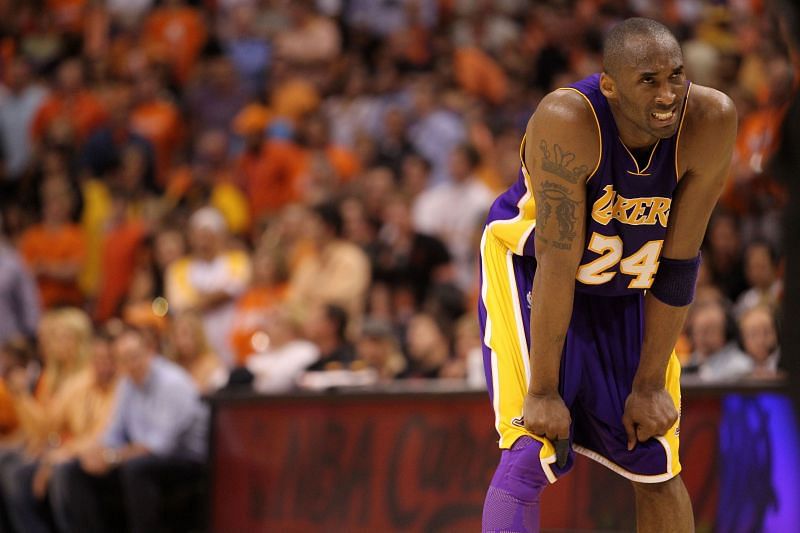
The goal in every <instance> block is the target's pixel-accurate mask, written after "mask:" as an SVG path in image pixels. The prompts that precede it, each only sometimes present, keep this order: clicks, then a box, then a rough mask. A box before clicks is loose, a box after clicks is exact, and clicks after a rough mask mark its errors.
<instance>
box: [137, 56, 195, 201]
mask: <svg viewBox="0 0 800 533" xmlns="http://www.w3.org/2000/svg"><path fill="white" fill-rule="evenodd" d="M164 93H165V91H164V87H163V81H162V80H161V78H160V76H159V74H158V72H156V71H155V70H154V69H146V70H144V71H143V72H142V73H141V74H139V76H138V77H137V78H136V80H135V85H134V101H135V103H134V107H133V110H132V112H131V116H130V121H131V130H133V131H134V132H136V133H138V134H139V135H141V136H142V137H144V138H145V139H147V140H148V141H150V142H151V143H152V145H153V148H154V150H155V160H156V182H157V183H158V185H159V186H161V187H164V185H165V184H166V180H167V176H168V174H169V170H170V167H171V165H172V163H173V160H174V159H175V155H176V154H177V152H178V149H179V148H180V145H181V142H182V141H183V136H184V128H183V119H182V118H181V114H180V112H179V111H178V108H177V106H175V104H173V103H172V102H171V101H169V100H167V99H166V98H164V96H163V94H164Z"/></svg>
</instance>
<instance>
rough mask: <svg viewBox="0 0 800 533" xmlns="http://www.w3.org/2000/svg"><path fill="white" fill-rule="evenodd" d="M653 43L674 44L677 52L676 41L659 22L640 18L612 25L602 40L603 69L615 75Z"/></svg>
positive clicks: (640, 55)
mask: <svg viewBox="0 0 800 533" xmlns="http://www.w3.org/2000/svg"><path fill="white" fill-rule="evenodd" d="M653 44H657V45H659V46H660V47H664V48H672V47H674V48H675V49H677V50H678V52H679V53H680V45H679V44H678V40H677V39H675V36H674V35H673V34H672V32H671V31H669V28H667V27H666V26H664V25H663V24H661V23H660V22H656V21H655V20H651V19H646V18H640V17H635V18H629V19H627V20H624V21H623V22H620V23H619V24H617V25H616V26H614V27H613V28H611V31H609V32H608V35H606V38H605V40H604V41H603V69H604V70H605V71H606V73H607V74H609V75H611V76H612V77H614V76H616V75H617V74H618V73H619V72H620V71H621V69H622V68H623V67H624V66H626V65H628V64H631V63H632V62H635V61H636V59H638V58H644V57H646V56H647V55H648V53H649V52H650V51H651V49H652V47H653Z"/></svg>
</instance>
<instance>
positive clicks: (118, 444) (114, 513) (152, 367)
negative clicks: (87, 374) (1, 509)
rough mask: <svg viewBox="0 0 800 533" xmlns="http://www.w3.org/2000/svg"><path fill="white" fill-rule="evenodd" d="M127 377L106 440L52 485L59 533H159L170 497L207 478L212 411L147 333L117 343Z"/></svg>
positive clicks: (63, 469)
mask: <svg viewBox="0 0 800 533" xmlns="http://www.w3.org/2000/svg"><path fill="white" fill-rule="evenodd" d="M113 351H114V357H115V359H116V361H117V364H118V365H119V368H120V371H121V372H122V374H123V376H124V379H123V380H122V382H121V384H120V390H119V396H118V398H117V407H116V410H115V411H114V414H113V416H112V418H111V422H110V426H109V428H108V430H107V431H106V432H105V434H104V435H103V437H102V439H100V440H99V441H96V442H95V443H94V446H92V447H90V448H89V449H87V450H85V451H84V452H83V453H81V455H80V457H79V458H78V459H76V460H73V461H70V462H67V463H65V464H63V465H60V466H59V467H58V468H57V469H56V470H55V471H54V472H53V478H52V484H51V491H52V505H53V510H54V514H55V518H56V523H57V525H58V526H59V529H60V530H61V531H65V532H78V531H118V530H121V529H122V527H124V525H123V524H120V523H119V521H120V519H121V518H123V519H126V520H127V527H128V529H129V530H131V531H160V530H162V528H163V527H164V524H165V521H166V519H167V517H165V516H163V515H162V514H161V509H162V503H163V501H164V498H165V497H166V496H167V495H170V494H173V493H174V492H176V491H180V490H186V489H187V487H193V486H194V485H196V484H197V483H198V481H200V480H202V478H203V476H204V467H203V464H204V461H205V460H206V447H207V432H208V411H207V408H206V406H205V405H204V404H203V402H202V400H201V399H200V396H199V394H198V391H197V388H196V387H195V386H194V383H193V382H192V378H191V376H189V374H187V373H186V371H184V370H183V369H182V368H181V367H179V366H178V365H176V364H175V363H172V362H170V361H167V360H166V359H164V358H163V357H161V356H159V355H158V354H157V353H156V352H155V349H154V347H153V346H152V345H151V344H150V342H149V340H148V337H147V334H146V333H145V332H143V331H141V330H137V329H135V328H132V327H130V326H127V327H125V329H124V330H123V331H122V332H121V334H120V335H119V336H118V337H117V338H116V340H115V341H114V346H113Z"/></svg>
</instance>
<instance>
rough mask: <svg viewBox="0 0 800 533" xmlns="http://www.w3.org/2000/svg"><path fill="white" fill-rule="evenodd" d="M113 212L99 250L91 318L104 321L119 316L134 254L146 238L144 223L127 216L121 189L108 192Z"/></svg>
mask: <svg viewBox="0 0 800 533" xmlns="http://www.w3.org/2000/svg"><path fill="white" fill-rule="evenodd" d="M111 201H112V207H111V209H112V212H111V218H110V220H109V221H108V224H107V226H108V229H107V230H106V232H105V236H104V237H103V244H102V249H101V265H102V266H101V269H100V271H101V279H100V290H99V291H98V295H97V302H96V305H95V312H94V318H95V320H97V321H98V322H105V321H106V320H108V319H109V318H111V317H112V316H115V315H117V314H118V310H119V307H120V305H121V303H122V300H123V299H124V297H125V294H126V292H127V291H128V286H129V285H130V282H131V280H132V279H133V274H134V271H135V269H136V266H137V265H136V255H137V250H138V249H139V246H140V244H141V243H142V241H143V240H144V238H145V235H146V228H145V224H144V222H143V221H142V220H141V219H140V218H138V217H132V216H130V215H129V212H128V207H129V202H128V197H127V194H126V192H125V191H124V190H123V189H120V188H118V187H115V188H112V189H111Z"/></svg>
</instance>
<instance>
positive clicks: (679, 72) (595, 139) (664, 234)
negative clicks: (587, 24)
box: [479, 18, 736, 532]
mask: <svg viewBox="0 0 800 533" xmlns="http://www.w3.org/2000/svg"><path fill="white" fill-rule="evenodd" d="M603 67H604V71H603V73H602V74H596V75H593V76H590V77H588V78H586V79H584V80H582V81H579V82H578V83H576V84H575V85H573V86H571V87H567V88H563V89H559V90H556V91H554V92H552V93H551V94H549V95H547V96H546V97H545V98H544V99H543V100H542V102H541V103H540V104H539V106H538V108H537V110H536V112H535V113H534V115H533V116H532V117H531V119H530V122H529V123H528V128H527V132H526V135H525V137H524V138H523V141H522V147H521V149H520V156H521V159H522V168H521V170H520V173H519V179H518V180H517V182H516V183H515V184H514V185H513V186H512V187H511V188H510V189H509V190H508V191H506V192H505V193H503V194H502V195H501V196H500V197H499V198H498V199H497V200H496V201H495V203H494V204H493V206H492V208H491V211H490V214H489V218H488V222H487V225H486V228H485V231H484V234H483V238H482V241H481V301H480V309H479V311H480V321H481V328H482V331H483V341H484V347H483V351H484V357H485V369H486V376H487V381H488V387H489V394H490V396H491V400H492V403H493V406H494V411H495V425H496V428H497V431H498V433H499V434H500V448H501V449H502V455H501V460H500V465H499V466H498V468H497V471H496V472H495V475H494V478H493V479H492V483H491V486H490V487H489V491H488V493H487V496H486V502H485V504H484V511H483V530H484V531H502V532H529V531H538V530H539V495H540V493H541V491H542V490H543V489H544V488H545V487H546V486H547V485H548V484H549V483H554V482H555V481H556V480H557V479H558V477H559V476H561V475H563V474H564V473H566V472H567V471H568V470H569V469H570V468H571V466H572V463H573V460H574V452H577V453H579V454H581V455H585V456H587V457H590V458H591V459H594V460H595V461H598V462H600V463H601V464H603V465H605V466H607V467H608V468H610V469H612V470H613V471H614V472H617V473H618V474H620V475H622V476H624V477H626V478H628V479H629V480H631V482H632V483H633V486H634V489H635V494H636V510H637V519H636V520H637V527H638V530H639V531H644V532H662V531H670V532H671V531H680V532H684V531H686V532H688V531H693V529H694V525H693V517H692V508H691V502H690V501H689V497H688V494H687V492H686V488H685V487H684V485H683V482H682V481H681V479H680V476H679V473H680V470H681V466H680V463H679V461H678V428H679V418H680V383H679V378H680V365H679V363H678V361H677V359H676V357H675V355H674V354H673V347H674V345H675V342H676V339H677V337H678V334H679V332H680V330H681V327H682V325H683V322H684V319H685V317H686V312H687V309H688V305H689V304H690V303H691V301H692V298H693V296H694V287H695V282H696V279H697V272H698V267H699V263H700V258H699V252H698V251H699V248H700V244H701V242H702V240H703V235H704V233H705V229H706V225H707V223H708V219H709V217H710V215H711V211H712V209H713V207H714V205H715V203H716V201H717V198H718V196H719V194H720V191H721V189H722V187H723V184H724V182H725V179H726V176H727V175H728V169H729V165H730V160H731V152H732V148H733V144H734V138H735V135H736V112H735V109H734V106H733V104H732V102H731V100H730V99H729V98H728V97H727V96H725V95H724V94H722V93H720V92H718V91H716V90H714V89H710V88H707V87H701V86H697V85H692V84H690V83H689V82H688V81H687V80H686V77H685V75H684V72H683V59H682V54H681V49H680V46H679V45H678V42H677V41H676V39H675V37H674V36H673V35H672V34H671V33H670V31H669V30H668V29H667V28H666V27H664V26H663V25H661V24H659V23H657V22H655V21H652V20H648V19H641V18H634V19H629V20H626V21H624V22H622V23H621V24H619V25H618V26H616V27H615V28H613V29H612V30H611V31H610V33H609V34H608V36H607V38H606V41H605V43H604V52H603ZM567 441H568V442H569V445H570V447H569V448H566V447H564V448H562V446H561V445H562V444H566V443H567ZM556 448H558V449H559V450H560V451H559V453H556Z"/></svg>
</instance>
